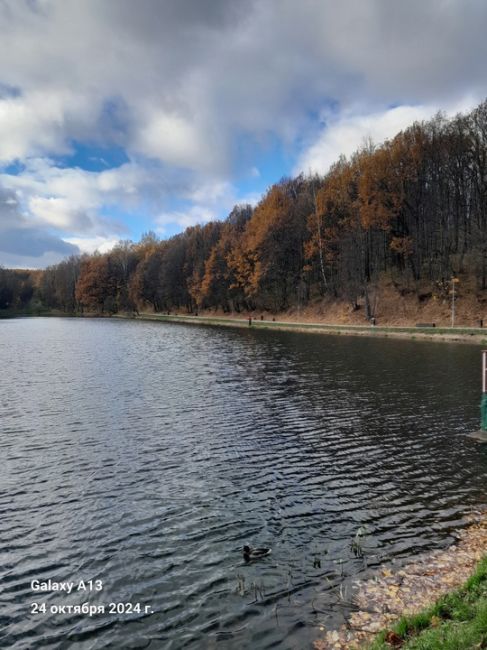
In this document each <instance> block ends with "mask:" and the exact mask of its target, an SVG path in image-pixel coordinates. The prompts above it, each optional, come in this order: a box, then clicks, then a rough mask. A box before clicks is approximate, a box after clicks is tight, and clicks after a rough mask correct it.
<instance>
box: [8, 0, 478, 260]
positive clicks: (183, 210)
mask: <svg viewBox="0 0 487 650" xmlns="http://www.w3.org/2000/svg"><path fill="white" fill-rule="evenodd" d="M486 28H487V2H485V0H408V2H403V1H402V0H340V2H338V1H336V0H300V1H299V2H297V1H296V0H232V1H231V2H229V1H228V0H0V42H1V50H0V265H3V266H7V267H30V268H42V267H45V266H46V265H48V264H52V263H55V262H57V261H59V260H61V259H62V258H63V257H65V256H67V255H70V254H72V253H79V252H80V251H88V252H91V251H93V250H95V249H98V250H101V251H105V250H108V249H109V248H110V246H112V245H113V243H114V242H116V241H118V240H119V239H132V240H135V241H136V240H138V239H139V237H140V235H141V233H143V232H146V231H148V230H150V229H151V230H154V231H156V232H157V233H158V234H159V235H160V236H161V237H167V236H170V235H172V234H174V233H176V232H179V231H181V230H182V229H184V228H185V227H186V226H188V225H191V224H195V223H204V222H206V221H208V220H211V219H214V218H224V217H225V216H226V215H227V214H228V212H229V211H230V209H231V207H232V206H233V205H234V204H235V203H240V202H255V201H256V200H257V199H258V197H259V196H260V195H261V193H262V192H263V191H265V189H266V188H267V187H268V186H269V185H270V184H271V183H273V182H275V181H277V180H279V179H280V178H281V177H282V176H285V175H291V174H295V173H298V172H300V171H303V172H304V173H309V172H314V171H317V172H320V173H324V172H326V170H327V168H328V167H329V165H330V163H332V162H333V161H334V160H336V158H337V157H338V155H339V154H340V153H345V154H350V153H352V151H353V150H354V149H355V148H356V147H358V146H360V145H361V144H362V143H363V142H364V141H365V139H366V138H368V137H370V138H372V139H373V140H374V141H375V142H377V143H378V142H381V141H382V140H383V139H384V138H387V137H390V136H392V135H394V133H396V132H397V131H399V130H400V129H401V128H403V127H404V126H406V125H408V124H410V123H411V122H413V121H414V120H422V119H426V118H428V117H430V116H431V115H432V114H434V113H435V112H436V111H437V110H438V109H441V110H443V111H445V112H446V113H448V114H450V113H451V114H453V113H455V112H457V111H464V110H468V109H469V108H471V107H472V106H474V105H475V104H476V103H478V102H480V101H482V100H483V99H484V98H485V96H486V95H487V90H486V88H487V67H486V65H485V61H486V60H487V39H486V38H485V32H486Z"/></svg>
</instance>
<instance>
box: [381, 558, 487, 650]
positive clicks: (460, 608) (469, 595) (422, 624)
mask: <svg viewBox="0 0 487 650" xmlns="http://www.w3.org/2000/svg"><path fill="white" fill-rule="evenodd" d="M388 632H389V634H390V631H387V630H386V631H382V632H381V633H380V634H379V635H378V636H377V637H376V639H375V641H374V642H373V643H372V644H371V645H370V646H369V648H370V650H386V649H389V650H390V648H394V647H395V648H402V649H403V650H473V649H474V648H475V649H477V648H487V556H486V557H485V558H484V559H483V560H482V561H481V562H480V563H479V565H478V566H477V569H476V571H475V573H474V574H473V576H472V577H471V578H469V580H468V581H467V582H466V583H465V584H464V585H463V587H461V588H460V589H458V590H456V591H454V592H452V593H450V594H447V595H446V596H443V597H442V598H440V599H439V600H438V601H437V602H436V603H435V604H434V605H433V606H432V607H430V608H429V609H428V610H426V611H424V612H421V613H419V614H415V615H414V616H405V617H403V618H401V619H400V621H399V622H398V623H397V625H396V626H395V627H394V628H393V629H392V632H394V634H395V635H397V636H394V640H395V645H393V644H392V642H391V643H388V642H387V641H386V638H387V635H388ZM389 638H391V637H389ZM391 641H392V639H391Z"/></svg>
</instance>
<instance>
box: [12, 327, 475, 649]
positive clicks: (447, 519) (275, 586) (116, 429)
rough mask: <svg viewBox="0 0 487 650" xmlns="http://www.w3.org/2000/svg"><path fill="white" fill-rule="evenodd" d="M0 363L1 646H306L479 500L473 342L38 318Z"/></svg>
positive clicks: (436, 543) (439, 540)
mask: <svg viewBox="0 0 487 650" xmlns="http://www.w3.org/2000/svg"><path fill="white" fill-rule="evenodd" d="M0 363H1V373H2V375H1V391H0V429H1V435H0V513H1V518H0V646H3V647H9V648H15V649H23V648H26V649H27V648H29V649H30V648H34V647H35V648H53V649H58V648H59V649H61V648H69V649H71V648H74V649H79V650H81V649H94V648H96V649H97V650H98V649H101V648H117V649H120V648H155V649H158V648H167V649H171V650H173V649H179V648H191V649H200V648H217V649H222V650H224V649H226V648H232V649H241V648H249V649H250V648H251V649H264V648H285V649H287V648H290V649H291V648H292V649H298V648H299V649H302V648H306V647H310V646H311V643H312V641H313V639H315V638H316V637H317V636H318V634H319V625H323V624H324V625H326V626H327V627H330V626H334V625H339V624H340V622H341V621H342V620H343V616H344V615H345V614H346V611H347V608H346V604H345V602H344V601H346V600H348V594H349V585H350V582H351V580H353V579H355V578H357V577H364V576H367V575H369V574H370V572H371V571H372V570H373V569H374V567H377V566H378V565H379V564H381V563H383V562H388V561H391V560H394V561H396V562H401V561H404V560H405V559H408V558H410V557H412V556H413V555H415V554H417V553H420V552H422V551H425V550H427V549H432V548H437V547H440V546H444V545H446V544H448V543H451V541H452V536H451V533H452V531H453V530H455V529H456V528H458V527H459V526H461V525H463V524H464V523H465V515H466V514H467V513H468V512H469V511H471V510H472V509H475V508H478V507H480V506H482V505H483V504H484V503H485V499H486V492H487V481H486V478H487V451H486V449H485V447H482V446H479V445H477V444H476V443H475V442H472V441H470V440H468V439H466V438H465V434H466V433H468V432H471V431H473V430H475V429H477V428H478V419H479V400H480V385H479V383H480V367H479V364H480V349H479V348H478V347H474V346H468V345H454V344H441V343H436V344H434V343H426V342H413V341H410V342H408V341H399V340H396V341H394V340H380V339H367V338H354V337H342V336H335V337H329V336H324V335H310V334H297V333H286V332H266V331H255V330H251V329H248V330H234V329H223V328H222V329H218V328H211V327H194V326H187V325H186V326H185V325H178V324H162V323H154V322H133V321H118V320H88V319H87V320H81V319H55V318H49V319H47V318H46V319H42V318H39V319H20V320H3V321H0ZM360 527H366V535H365V537H364V539H363V540H362V542H361V544H362V546H363V550H364V554H365V557H363V558H361V557H355V554H354V553H353V550H352V548H351V542H352V540H353V538H354V536H355V534H356V533H357V531H358V529H359V528H360ZM245 543H250V544H253V545H265V546H270V547H271V548H272V555H271V556H270V557H269V558H266V559H264V560H262V561H259V562H255V563H251V564H245V562H244V561H243V558H242V554H241V548H242V546H243V545H244V544H245ZM317 560H319V562H318V561H317ZM318 564H321V566H318ZM49 579H51V580H53V581H58V582H65V581H73V582H77V581H79V580H81V579H82V580H84V581H85V582H87V581H89V580H101V581H102V584H103V589H102V590H101V591H92V592H83V591H73V592H72V593H70V594H66V593H65V592H50V593H47V594H45V593H37V592H33V591H32V589H31V581H32V580H39V581H47V580H49ZM340 587H341V595H340ZM32 603H37V604H38V605H39V604H40V605H42V603H44V604H45V606H46V608H47V610H46V613H45V614H44V613H42V612H38V613H36V614H34V613H32ZM81 603H89V604H90V605H92V606H94V605H96V606H97V607H100V606H101V605H104V606H105V607H106V609H105V612H104V613H103V612H98V613H97V614H95V615H93V616H91V617H90V616H88V615H83V614H78V613H74V612H75V610H74V607H75V606H76V605H78V606H79V605H80V604H81ZM110 603H115V604H117V603H122V604H124V603H132V605H133V606H135V605H136V604H137V603H139V604H140V607H141V611H140V612H138V611H135V610H132V611H131V612H130V611H129V612H127V611H126V609H124V610H123V611H122V612H117V611H114V612H110V611H109V605H110ZM53 606H54V609H53V610H51V608H52V607H53ZM59 606H64V607H66V606H71V607H72V608H73V609H72V611H71V612H70V611H69V609H68V610H67V611H66V610H65V612H64V613H62V610H61V612H60V613H59V612H58V611H57V610H56V608H58V607H59ZM122 608H125V605H122ZM146 608H147V609H146ZM136 609H137V608H136ZM50 610H51V611H50ZM52 612H55V613H52Z"/></svg>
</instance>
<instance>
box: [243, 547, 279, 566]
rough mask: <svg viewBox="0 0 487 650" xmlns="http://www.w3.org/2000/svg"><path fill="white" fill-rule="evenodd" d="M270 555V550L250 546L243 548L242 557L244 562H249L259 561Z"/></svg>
mask: <svg viewBox="0 0 487 650" xmlns="http://www.w3.org/2000/svg"><path fill="white" fill-rule="evenodd" d="M271 553H272V551H271V549H270V548H253V547H252V546H244V547H243V557H244V560H245V561H246V562H250V561H251V560H260V558H262V557H266V556H267V555H270V554H271Z"/></svg>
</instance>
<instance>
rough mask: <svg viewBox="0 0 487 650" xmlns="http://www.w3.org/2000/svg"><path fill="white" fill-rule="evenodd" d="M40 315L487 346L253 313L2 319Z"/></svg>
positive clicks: (420, 330) (467, 339) (475, 332)
mask: <svg viewBox="0 0 487 650" xmlns="http://www.w3.org/2000/svg"><path fill="white" fill-rule="evenodd" d="M36 317H59V318H118V319H130V320H145V321H158V322H164V323H184V324H190V325H208V326H214V327H239V328H243V329H248V328H249V327H252V328H254V329H261V330H278V331H289V332H305V333H310V334H327V335H332V336H340V335H342V336H368V337H376V338H377V337H380V338H395V339H406V340H411V341H415V340H419V341H438V342H439V341H442V342H445V343H470V344H475V345H485V346H487V327H485V328H478V327H463V326H461V325H460V326H458V327H445V326H440V327H429V326H428V327H421V326H419V325H418V326H415V325H385V326H374V325H356V324H348V323H324V322H316V321H313V320H310V319H309V318H308V319H307V320H306V321H296V320H291V318H289V317H288V316H287V315H285V316H281V317H280V318H281V319H282V320H281V319H279V320H278V319H277V318H276V320H273V319H270V318H264V319H263V320H261V318H260V317H254V316H252V322H251V325H249V316H247V315H246V316H244V315H232V316H222V315H220V314H215V315H208V313H207V312H206V313H204V314H202V315H198V316H197V315H196V314H162V313H153V312H139V313H137V314H136V313H118V314H112V315H109V314H95V313H84V314H79V313H66V312H62V311H54V310H39V311H25V312H19V311H15V312H14V311H7V310H5V311H4V312H3V313H2V312H1V311H0V320H2V319H12V318H36Z"/></svg>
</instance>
